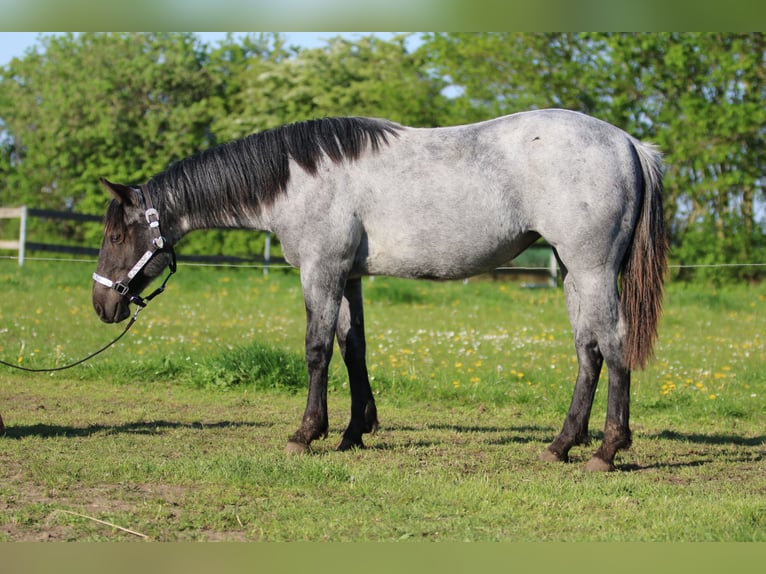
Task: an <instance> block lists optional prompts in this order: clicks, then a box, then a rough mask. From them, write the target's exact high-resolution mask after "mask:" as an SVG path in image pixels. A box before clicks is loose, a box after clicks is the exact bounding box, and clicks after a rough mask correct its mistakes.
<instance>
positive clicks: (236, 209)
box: [161, 191, 269, 242]
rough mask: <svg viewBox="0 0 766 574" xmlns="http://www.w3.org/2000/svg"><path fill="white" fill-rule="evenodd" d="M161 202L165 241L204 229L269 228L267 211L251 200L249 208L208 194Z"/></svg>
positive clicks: (168, 198) (170, 195)
mask: <svg viewBox="0 0 766 574" xmlns="http://www.w3.org/2000/svg"><path fill="white" fill-rule="evenodd" d="M164 199H165V200H164V209H165V219H166V222H167V223H166V224H165V225H166V227H167V229H168V231H167V233H168V238H169V239H170V240H171V241H174V242H175V241H178V240H179V239H181V237H183V236H184V235H186V234H187V233H190V232H192V231H198V230H204V229H260V230H268V229H269V228H268V222H267V221H268V210H267V209H264V208H260V209H258V208H257V202H256V201H255V200H253V205H248V204H241V203H238V204H228V203H227V202H226V201H225V199H224V198H216V196H215V194H214V193H210V192H208V191H205V192H204V193H200V195H199V197H198V198H195V200H192V199H191V198H182V197H179V196H178V195H176V194H173V193H169V194H167V196H166V197H165V198H164ZM161 217H162V216H161Z"/></svg>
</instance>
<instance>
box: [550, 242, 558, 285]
mask: <svg viewBox="0 0 766 574" xmlns="http://www.w3.org/2000/svg"><path fill="white" fill-rule="evenodd" d="M548 269H549V271H550V274H551V278H550V286H551V287H556V286H557V285H558V275H559V265H558V262H557V261H556V255H555V254H554V252H553V247H551V258H550V261H549V263H548Z"/></svg>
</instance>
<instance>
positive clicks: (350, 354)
mask: <svg viewBox="0 0 766 574" xmlns="http://www.w3.org/2000/svg"><path fill="white" fill-rule="evenodd" d="M335 334H336V336H337V339H338V346H339V347H340V352H341V355H342V356H343V360H344V362H345V363H346V369H347V370H348V379H349V385H350V387H351V420H350V421H349V423H348V427H347V428H346V430H345V432H344V433H343V438H342V439H341V442H340V444H339V445H338V450H348V449H351V448H364V443H363V442H362V434H363V433H369V432H375V430H376V429H377V428H378V413H377V409H376V408H375V400H374V398H373V396H372V389H371V388H370V379H369V377H368V374H367V363H366V360H365V354H366V344H365V339H364V312H363V303H362V280H361V278H354V279H349V280H348V281H346V288H345V291H344V293H343V301H342V302H341V306H340V314H339V315H338V326H337V327H336V329H335Z"/></svg>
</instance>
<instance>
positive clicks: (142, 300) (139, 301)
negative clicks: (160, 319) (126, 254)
mask: <svg viewBox="0 0 766 574" xmlns="http://www.w3.org/2000/svg"><path fill="white" fill-rule="evenodd" d="M171 257H172V263H171V265H170V272H169V273H168V275H167V277H165V280H164V281H163V282H162V285H160V286H159V287H157V289H155V290H154V291H152V293H151V294H150V295H147V296H146V297H139V296H138V295H133V296H131V299H130V300H131V302H133V303H135V304H136V312H135V313H133V316H132V317H131V318H130V321H129V322H128V324H127V325H126V327H125V329H124V330H123V331H122V333H120V334H119V335H117V337H116V338H115V339H113V340H112V341H110V342H109V343H107V344H106V345H104V346H103V347H101V348H100V349H99V350H98V351H96V352H94V353H91V354H90V355H88V356H87V357H85V358H84V359H80V360H79V361H75V362H74V363H71V364H69V365H64V366H63V367H53V368H49V369H30V368H28V367H22V366H21V365H14V364H13V363H8V362H6V361H3V360H2V359H0V364H1V365H5V366H6V367H10V368H12V369H18V370H19V371H26V372H27V373H53V372H55V371H65V370H66V369H71V368H72V367H76V366H77V365H82V364H83V363H84V362H85V361H89V360H90V359H92V358H93V357H95V356H96V355H100V354H101V353H103V352H104V351H106V350H107V349H108V348H109V347H111V346H112V345H114V344H115V343H116V342H117V341H119V340H120V339H122V338H123V337H124V336H125V334H126V333H127V332H128V331H129V330H130V328H131V327H132V326H133V323H135V322H136V319H138V314H139V313H140V312H141V310H142V309H143V308H144V307H146V304H147V303H148V302H149V301H151V300H152V299H154V298H155V297H156V296H157V295H159V294H160V293H162V292H163V291H164V290H165V286H166V285H167V284H168V280H169V279H170V277H171V276H172V275H173V273H175V272H176V265H175V252H171Z"/></svg>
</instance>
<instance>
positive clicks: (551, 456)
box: [539, 448, 569, 462]
mask: <svg viewBox="0 0 766 574" xmlns="http://www.w3.org/2000/svg"><path fill="white" fill-rule="evenodd" d="M539 458H540V460H542V461H543V462H569V457H567V456H561V455H560V454H556V453H555V452H553V451H552V450H550V449H547V448H546V449H545V450H544V451H543V452H541V453H540V456H539Z"/></svg>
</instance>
